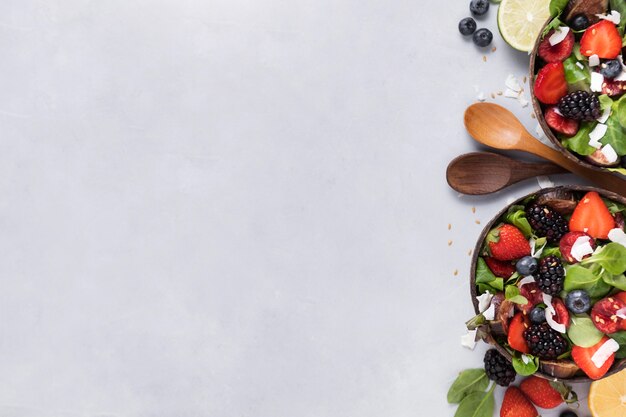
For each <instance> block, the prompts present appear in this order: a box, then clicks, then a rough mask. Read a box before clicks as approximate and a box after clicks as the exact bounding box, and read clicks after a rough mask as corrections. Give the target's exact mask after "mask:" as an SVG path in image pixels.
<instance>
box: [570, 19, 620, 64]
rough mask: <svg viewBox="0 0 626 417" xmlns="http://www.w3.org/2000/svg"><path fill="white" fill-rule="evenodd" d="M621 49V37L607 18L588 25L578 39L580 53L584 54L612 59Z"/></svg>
mask: <svg viewBox="0 0 626 417" xmlns="http://www.w3.org/2000/svg"><path fill="white" fill-rule="evenodd" d="M621 51H622V37H621V36H620V34H619V31H618V30H617V27H616V26H615V24H613V23H612V22H609V21H608V20H600V21H599V22H598V23H596V24H595V25H592V26H589V27H588V28H587V30H586V31H585V33H584V34H583V37H582V38H581V39H580V53H581V54H583V55H584V56H591V55H598V56H599V57H600V58H604V59H614V58H616V57H617V56H618V55H619V54H620V52H621Z"/></svg>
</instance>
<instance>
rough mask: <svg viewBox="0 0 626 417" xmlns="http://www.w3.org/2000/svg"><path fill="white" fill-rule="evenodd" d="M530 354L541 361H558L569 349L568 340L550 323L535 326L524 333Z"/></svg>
mask: <svg viewBox="0 0 626 417" xmlns="http://www.w3.org/2000/svg"><path fill="white" fill-rule="evenodd" d="M524 339H526V343H528V347H529V348H530V353H532V354H533V355H535V356H537V357H539V358H541V359H548V360H552V359H556V358H557V357H559V356H561V355H562V354H564V353H565V352H567V349H568V348H569V346H568V343H567V340H565V338H564V337H563V336H561V334H560V333H559V332H557V331H556V330H554V329H552V327H550V325H549V324H548V323H541V324H533V325H531V326H530V327H529V328H528V329H526V331H524Z"/></svg>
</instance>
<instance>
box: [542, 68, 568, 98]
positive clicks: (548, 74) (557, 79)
mask: <svg viewBox="0 0 626 417" xmlns="http://www.w3.org/2000/svg"><path fill="white" fill-rule="evenodd" d="M565 94H567V81H565V69H564V68H563V63H562V62H551V63H549V64H547V65H546V66H545V67H543V68H541V69H540V70H539V72H538V73H537V78H536V79H535V96H537V99H538V100H539V101H541V102H542V103H543V104H556V103H558V101H559V100H560V99H561V97H563V96H564V95H565Z"/></svg>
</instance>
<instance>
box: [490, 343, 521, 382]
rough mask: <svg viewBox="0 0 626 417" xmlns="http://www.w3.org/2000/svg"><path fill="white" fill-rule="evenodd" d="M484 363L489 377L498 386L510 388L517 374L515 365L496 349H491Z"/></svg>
mask: <svg viewBox="0 0 626 417" xmlns="http://www.w3.org/2000/svg"><path fill="white" fill-rule="evenodd" d="M484 362H485V372H486V373H487V377H488V378H489V379H491V380H492V381H495V382H496V384H498V385H501V386H503V387H508V386H509V384H510V383H511V382H513V380H514V379H515V375H516V373H515V369H513V365H511V362H509V361H508V360H506V358H505V357H504V356H502V355H501V354H500V352H498V351H497V350H496V349H489V350H488V351H487V353H485V359H484Z"/></svg>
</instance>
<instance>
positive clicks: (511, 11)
mask: <svg viewBox="0 0 626 417" xmlns="http://www.w3.org/2000/svg"><path fill="white" fill-rule="evenodd" d="M549 17H550V0H502V3H500V7H499V8H498V29H499V30H500V34H501V35H502V38H504V40H505V41H506V43H508V44H509V45H511V46H512V47H513V48H515V49H517V50H519V51H524V52H530V51H531V50H532V49H533V47H534V46H535V41H536V40H537V37H538V36H539V35H540V32H541V28H542V27H543V25H544V23H546V20H548V18H549Z"/></svg>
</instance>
